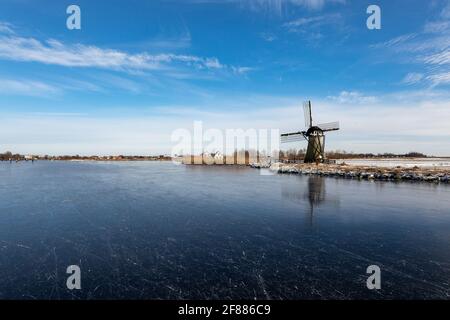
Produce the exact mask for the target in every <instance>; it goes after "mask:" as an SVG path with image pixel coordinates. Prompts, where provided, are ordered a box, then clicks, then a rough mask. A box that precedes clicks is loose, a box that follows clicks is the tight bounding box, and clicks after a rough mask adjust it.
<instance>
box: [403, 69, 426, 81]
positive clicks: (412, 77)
mask: <svg viewBox="0 0 450 320" xmlns="http://www.w3.org/2000/svg"><path fill="white" fill-rule="evenodd" d="M423 77H424V75H423V74H422V73H416V72H410V73H408V74H407V75H406V76H405V77H404V78H403V80H402V81H401V83H404V84H415V83H418V82H420V81H421V80H422V79H423Z"/></svg>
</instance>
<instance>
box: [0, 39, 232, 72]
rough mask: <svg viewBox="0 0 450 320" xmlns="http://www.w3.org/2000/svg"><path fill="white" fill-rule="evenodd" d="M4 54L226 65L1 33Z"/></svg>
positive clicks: (67, 61)
mask: <svg viewBox="0 0 450 320" xmlns="http://www.w3.org/2000/svg"><path fill="white" fill-rule="evenodd" d="M0 58H3V59H8V60H15V61H27V62H39V63H44V64H53V65H59V66H66V67H96V68H105V69H115V70H118V69H124V70H125V69H137V70H163V69H165V68H169V67H170V66H171V65H172V64H182V65H185V66H191V67H194V68H208V69H221V68H223V67H224V66H223V65H222V64H221V63H220V62H219V61H218V59H217V58H202V57H197V56H192V55H176V54H157V55H151V54H148V53H139V54H129V53H126V52H123V51H118V50H114V49H102V48H99V47H96V46H87V45H83V44H75V45H68V44H64V43H62V42H60V41H57V40H54V39H50V40H47V41H46V42H41V41H39V40H37V39H34V38H23V37H16V36H8V37H5V36H4V37H0Z"/></svg>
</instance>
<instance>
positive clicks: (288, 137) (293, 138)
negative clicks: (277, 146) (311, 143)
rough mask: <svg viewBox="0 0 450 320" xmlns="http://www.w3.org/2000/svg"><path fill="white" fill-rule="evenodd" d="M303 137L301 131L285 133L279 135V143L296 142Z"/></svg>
mask: <svg viewBox="0 0 450 320" xmlns="http://www.w3.org/2000/svg"><path fill="white" fill-rule="evenodd" d="M304 139H305V136H304V135H303V132H295V133H286V134H282V135H281V137H280V142H281V143H289V142H298V141H303V140H304Z"/></svg>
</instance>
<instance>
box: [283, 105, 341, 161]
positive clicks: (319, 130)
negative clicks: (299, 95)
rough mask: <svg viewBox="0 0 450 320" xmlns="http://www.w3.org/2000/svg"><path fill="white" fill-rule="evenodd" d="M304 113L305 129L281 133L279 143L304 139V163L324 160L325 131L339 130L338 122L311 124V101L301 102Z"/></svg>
mask: <svg viewBox="0 0 450 320" xmlns="http://www.w3.org/2000/svg"><path fill="white" fill-rule="evenodd" d="M303 111H304V113H305V127H306V131H299V132H293V133H285V134H282V135H281V143H289V142H297V141H301V140H303V139H305V140H306V141H308V148H307V149H306V155H305V160H304V162H305V163H313V162H324V161H325V132H328V131H336V130H339V122H330V123H323V124H318V125H313V121H312V114H311V101H306V102H304V103H303Z"/></svg>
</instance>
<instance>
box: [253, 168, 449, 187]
mask: <svg viewBox="0 0 450 320" xmlns="http://www.w3.org/2000/svg"><path fill="white" fill-rule="evenodd" d="M254 167H258V166H254ZM270 170H272V171H276V172H278V173H282V174H302V175H319V176H325V177H340V178H347V179H360V180H384V181H426V182H434V183H449V182H450V168H447V167H436V168H430V167H421V168H419V167H413V168H404V167H396V168H386V167H371V166H356V165H346V164H284V163H274V164H272V165H271V166H270Z"/></svg>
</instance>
